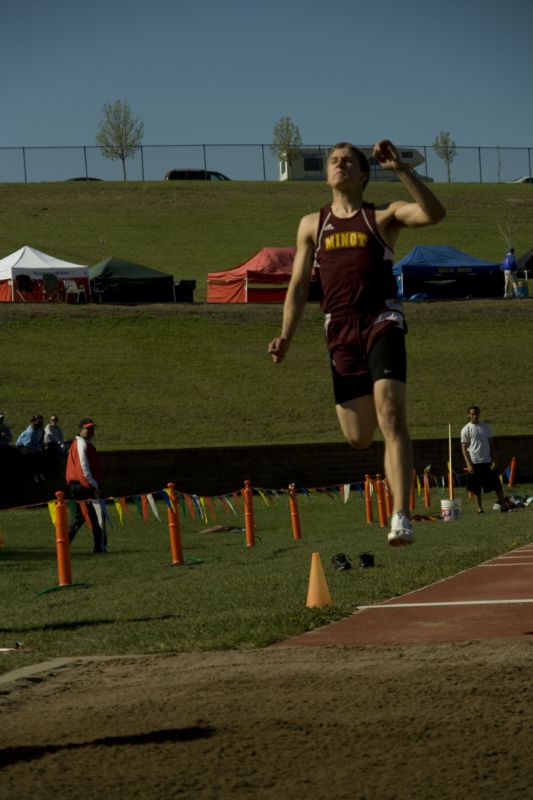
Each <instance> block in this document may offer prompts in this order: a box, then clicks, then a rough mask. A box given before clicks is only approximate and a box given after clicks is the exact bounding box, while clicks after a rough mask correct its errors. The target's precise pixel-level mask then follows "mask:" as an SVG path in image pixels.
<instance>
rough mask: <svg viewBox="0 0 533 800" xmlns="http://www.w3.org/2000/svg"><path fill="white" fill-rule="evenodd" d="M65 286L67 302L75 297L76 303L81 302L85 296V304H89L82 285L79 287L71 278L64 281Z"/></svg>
mask: <svg viewBox="0 0 533 800" xmlns="http://www.w3.org/2000/svg"><path fill="white" fill-rule="evenodd" d="M63 286H64V287H65V301H66V302H68V298H69V297H75V298H76V303H79V302H80V297H81V296H82V295H83V300H84V302H87V294H86V292H85V286H84V285H83V283H81V284H80V285H79V286H78V284H77V283H76V281H75V280H72V279H71V278H64V279H63Z"/></svg>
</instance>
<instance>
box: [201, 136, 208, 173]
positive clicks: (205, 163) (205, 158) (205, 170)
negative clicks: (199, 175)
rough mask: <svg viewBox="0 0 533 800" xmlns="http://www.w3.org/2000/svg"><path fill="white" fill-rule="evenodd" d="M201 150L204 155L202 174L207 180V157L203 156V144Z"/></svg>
mask: <svg viewBox="0 0 533 800" xmlns="http://www.w3.org/2000/svg"><path fill="white" fill-rule="evenodd" d="M202 150H203V153H204V172H205V177H206V178H207V157H206V154H205V144H203V145H202Z"/></svg>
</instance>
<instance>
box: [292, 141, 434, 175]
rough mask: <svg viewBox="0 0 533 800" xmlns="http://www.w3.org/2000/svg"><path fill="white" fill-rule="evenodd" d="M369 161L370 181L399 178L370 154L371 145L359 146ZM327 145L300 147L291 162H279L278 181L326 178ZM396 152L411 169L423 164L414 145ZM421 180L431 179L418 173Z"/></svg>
mask: <svg viewBox="0 0 533 800" xmlns="http://www.w3.org/2000/svg"><path fill="white" fill-rule="evenodd" d="M359 149H360V150H362V151H363V153H364V154H365V156H366V157H367V158H368V161H369V163H370V180H371V181H397V180H399V178H398V177H397V175H396V174H395V173H394V172H391V170H388V169H383V168H382V167H381V166H380V164H379V163H378V162H377V161H376V159H375V158H374V157H373V156H372V148H371V147H360V148H359ZM328 150H329V147H326V146H324V147H300V148H298V151H297V153H296V154H294V155H292V157H291V163H290V164H289V163H288V160H287V159H281V160H280V162H279V179H280V181H288V180H291V181H323V180H325V179H326V161H327V157H328ZM398 152H399V153H400V158H401V159H402V161H403V162H404V163H405V164H407V165H408V166H409V167H412V168H413V169H414V168H415V167H418V166H419V165H420V164H423V163H424V161H425V159H424V156H423V155H422V153H420V151H419V150H416V149H415V148H414V147H399V148H398ZM419 177H420V178H422V180H431V178H427V177H426V176H425V175H419Z"/></svg>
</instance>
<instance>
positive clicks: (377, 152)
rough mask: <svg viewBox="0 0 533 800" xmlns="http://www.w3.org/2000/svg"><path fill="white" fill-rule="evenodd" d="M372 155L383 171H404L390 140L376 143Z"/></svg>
mask: <svg viewBox="0 0 533 800" xmlns="http://www.w3.org/2000/svg"><path fill="white" fill-rule="evenodd" d="M372 155H373V156H374V158H375V159H376V161H378V162H379V164H380V165H381V166H382V167H383V169H402V168H403V167H404V164H402V161H401V159H400V155H399V153H398V151H397V149H396V147H395V146H394V145H393V143H392V142H391V141H390V140H389V139H382V140H381V141H380V142H376V144H375V145H374V147H373V148H372Z"/></svg>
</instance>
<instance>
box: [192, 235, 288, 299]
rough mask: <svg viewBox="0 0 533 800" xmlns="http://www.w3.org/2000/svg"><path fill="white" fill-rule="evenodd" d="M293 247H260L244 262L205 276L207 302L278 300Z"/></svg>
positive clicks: (281, 293) (283, 291) (286, 283)
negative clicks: (257, 251) (260, 248)
mask: <svg viewBox="0 0 533 800" xmlns="http://www.w3.org/2000/svg"><path fill="white" fill-rule="evenodd" d="M295 252H296V248H294V247H263V249H262V250H260V251H259V253H257V254H256V255H255V256H254V257H253V258H251V259H250V260H249V261H247V262H246V263H245V264H240V265H239V266H237V267H233V268H232V269H228V270H224V271H223V272H210V273H209V274H208V276H207V302H208V303H282V302H283V301H284V299H285V294H286V292H287V286H288V285H289V281H290V279H291V274H292V262H293V260H294V254H295Z"/></svg>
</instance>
